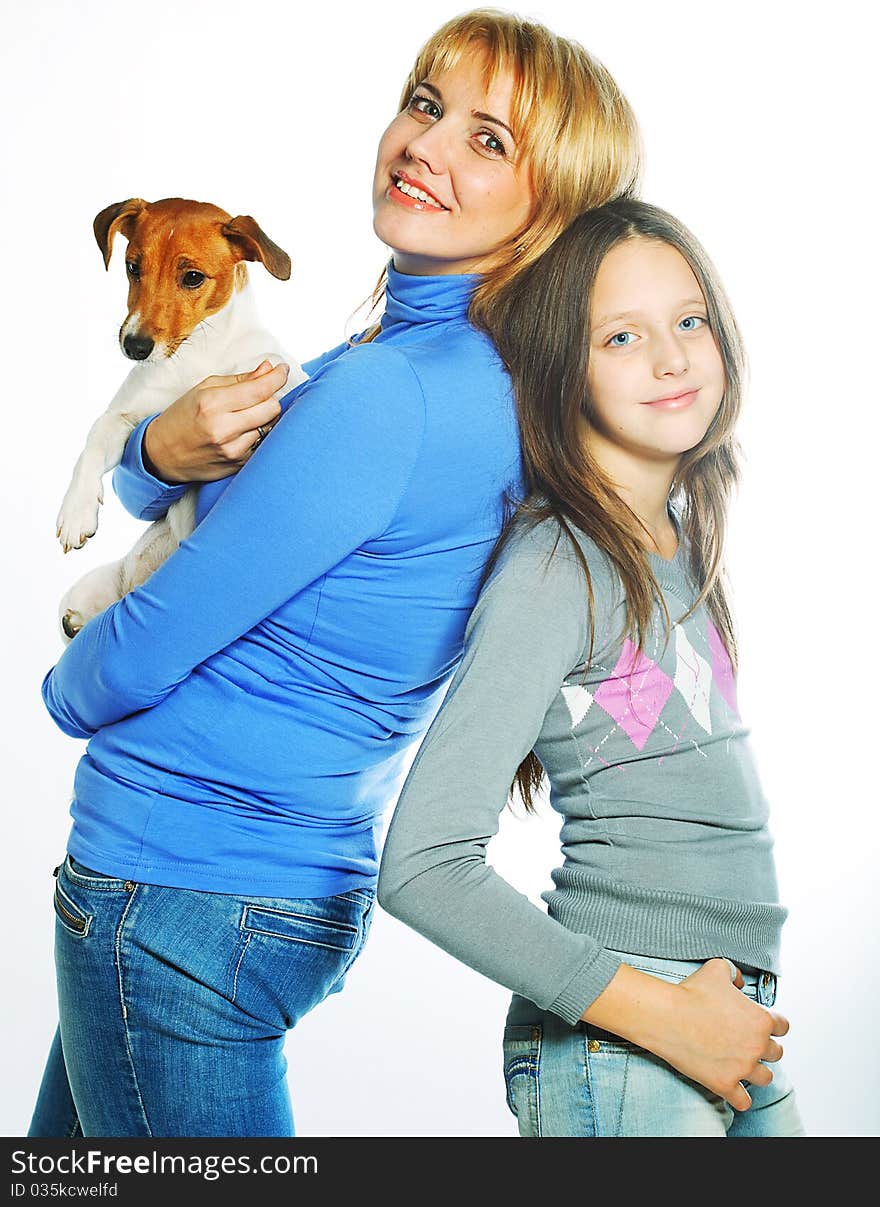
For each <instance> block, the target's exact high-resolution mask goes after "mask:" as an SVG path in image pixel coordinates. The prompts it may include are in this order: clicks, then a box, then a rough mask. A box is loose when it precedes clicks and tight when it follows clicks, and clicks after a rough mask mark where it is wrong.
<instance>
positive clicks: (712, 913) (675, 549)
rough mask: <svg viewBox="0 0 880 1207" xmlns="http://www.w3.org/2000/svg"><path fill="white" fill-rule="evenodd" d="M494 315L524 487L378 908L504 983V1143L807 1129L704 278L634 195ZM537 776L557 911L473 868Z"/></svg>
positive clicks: (400, 811) (730, 402)
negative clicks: (511, 1135) (516, 412)
mask: <svg viewBox="0 0 880 1207" xmlns="http://www.w3.org/2000/svg"><path fill="white" fill-rule="evenodd" d="M548 298H552V299H553V306H552V308H549V307H548V306H547V299H548ZM488 325H489V330H491V331H492V332H493V334H494V336H495V337H496V340H497V343H498V347H499V350H500V352H501V354H502V356H503V357H504V360H505V362H506V363H507V365H508V367H509V369H510V372H511V377H512V379H513V383H514V387H515V390H516V393H517V398H518V403H519V409H520V424H521V429H522V448H523V456H524V463H525V471H526V485H527V489H528V490H529V491H530V492H532V493H531V495H530V498H529V499H528V500H526V501H525V502H524V503H523V504H522V505H521V506H520V507H519V509H518V510H517V512H515V513H514V515H513V516H512V518H511V520H510V523H509V524H508V525H507V526H506V528H505V530H504V531H503V533H502V536H501V538H500V539H499V542H498V545H497V546H496V549H495V550H494V552H493V556H492V557H491V558H490V559H489V562H488V563H487V577H486V582H485V585H484V587H483V590H482V592H481V594H480V597H479V599H478V601H477V604H476V607H475V608H474V611H473V613H472V615H471V618H470V621H469V622H468V628H467V632H466V639H465V653H464V657H463V659H462V661H461V663H460V665H459V668H458V670H457V672H456V675H455V678H454V679H453V681H452V683H451V685H450V688H449V693H448V695H447V697H446V699H445V700H444V703H443V706H442V708H441V710H440V712H439V714H438V716H437V718H436V720H435V721H434V723H433V725H432V727H431V729H430V730H429V732H428V735H427V737H426V738H425V741H424V742H423V744H422V746H421V747H420V749H419V752H418V755H417V757H416V759H415V762H414V763H413V766H412V770H411V772H410V775H409V777H408V779H407V782H406V785H405V786H404V789H403V792H402V793H401V797H400V800H399V802H398V806H397V809H396V812H395V814H394V817H393V820H392V823H391V827H390V830H389V835H388V839H387V842H386V846H385V851H384V855H383V862H382V870H381V875H380V879H379V901H380V903H381V904H382V905H383V906H384V907H385V909H387V910H388V911H389V912H391V913H392V914H395V915H396V916H397V917H398V918H401V919H402V920H403V921H405V922H407V923H409V925H410V926H413V927H415V928H416V929H417V930H419V931H421V932H422V933H423V934H425V935H427V936H428V937H429V938H430V939H432V940H433V941H434V942H435V943H438V944H440V946H442V947H443V948H445V949H446V950H447V951H449V952H451V953H452V954H453V955H455V956H457V957H458V958H459V959H461V960H464V961H465V962H466V963H468V964H470V965H471V966H472V967H473V968H476V969H477V970H479V971H480V972H483V973H485V974H486V975H487V976H490V977H492V978H494V979H495V980H497V981H499V982H500V983H501V984H503V985H506V986H507V987H508V988H510V989H513V990H514V997H513V1000H512V1004H511V1007H510V1011H509V1014H508V1019H507V1026H506V1028H505V1033H504V1059H505V1066H504V1067H505V1078H506V1084H507V1094H508V1103H509V1105H510V1108H511V1110H512V1111H513V1113H514V1114H515V1115H516V1116H517V1119H518V1123H519V1130H520V1133H521V1134H522V1135H525V1136H656V1135H663V1136H722V1137H723V1136H795V1135H801V1134H803V1133H802V1128H801V1123H800V1119H799V1115H798V1110H797V1107H796V1105H795V1099H794V1093H793V1091H792V1089H791V1085H790V1083H789V1082H788V1080H787V1078H786V1076H785V1073H784V1071H783V1069H782V1066H781V1065H780V1064H779V1063H778V1062H779V1058H780V1056H781V1054H782V1048H781V1045H780V1044H779V1043H778V1042H777V1039H776V1037H778V1036H782V1035H784V1034H785V1033H786V1032H787V1031H788V1021H787V1019H786V1018H785V1017H784V1016H783V1015H781V1014H779V1013H778V1012H777V1011H776V1010H775V1009H774V1008H773V1006H774V1002H775V993H776V976H777V973H778V971H779V940H780V931H781V928H782V924H783V921H784V919H785V914H786V911H785V908H784V907H783V906H782V905H781V904H780V903H779V901H778V897H777V885H776V874H775V870H774V862H773V856H772V839H771V836H770V832H769V830H768V826H767V804H766V801H765V800H764V797H763V795H762V793H761V789H760V785H759V782H758V778H757V775H756V772H755V768H754V766H753V763H752V757H751V753H750V750H749V744H748V741H747V732H748V731H747V730H746V729H745V728H744V727H743V724H742V721H741V720H740V717H739V713H738V710H737V704H736V686H735V675H734V666H735V664H736V649H735V642H734V636H733V626H732V622H731V614H730V608H729V606H728V601H727V594H726V591H725V588H724V583H723V578H722V554H723V546H724V532H725V520H726V510H727V502H728V498H729V495H730V490H731V487H732V485H733V483H734V481H735V478H736V439H735V435H734V428H735V423H736V419H737V415H738V412H739V407H740V397H741V389H742V376H743V356H742V349H741V344H740V339H739V335H738V332H737V327H736V323H735V321H734V318H733V315H732V313H731V311H730V308H729V305H728V303H727V301H726V299H725V295H724V292H723V289H722V287H721V285H720V283H719V281H718V278H717V275H716V273H715V271H714V269H713V268H712V265H711V264H710V262H709V260H708V259H707V257H706V255H705V253H704V252H703V250H702V248H701V247H700V246H699V244H698V243H697V241H696V240H695V239H694V237H693V236H692V235H691V234H690V232H688V231H687V230H686V229H685V228H684V227H683V226H682V225H681V223H679V222H678V221H676V219H674V218H673V217H672V216H671V215H669V214H667V213H665V212H664V211H662V210H658V209H656V208H654V207H652V206H648V205H645V204H643V203H641V202H638V201H635V200H632V199H624V200H621V201H616V202H612V203H611V204H609V205H607V206H605V207H603V208H601V209H598V210H596V211H594V212H592V213H589V214H585V215H584V216H583V217H581V218H579V219H578V220H577V221H576V222H575V223H573V224H572V226H571V227H570V228H569V230H568V231H566V232H565V234H564V235H562V236H561V237H560V239H559V240H558V241H557V242H556V243H555V244H554V246H553V247H552V248H551V249H550V251H549V252H548V253H547V254H546V255H545V256H544V258H543V259H542V260H541V261H540V262H539V263H537V264H535V265H534V266H533V267H532V268H530V269H529V270H528V271H527V272H525V273H523V274H522V276H521V277H519V278H518V279H517V281H516V282H515V283H514V284H513V286H512V288H511V289H510V290H509V291H508V292H507V293H506V294H505V296H504V297H503V298H501V299H499V300H498V301H497V303H496V304H495V305H494V306H493V308H492V311H491V314H490V315H489V317H488ZM545 771H546V774H547V776H548V778H549V782H550V801H551V804H552V805H553V807H554V808H555V809H557V810H558V811H559V813H560V814H561V815H562V818H563V825H562V831H561V839H562V847H563V854H564V862H563V865H562V867H560V868H558V869H556V870H555V871H554V872H553V881H554V888H553V889H552V890H551V891H549V892H547V893H545V894H544V899H545V901H546V902H547V905H548V913H544V912H543V911H542V910H541V909H539V908H538V907H537V906H535V905H533V904H532V903H531V902H530V901H529V900H528V899H527V898H525V897H523V896H522V895H521V894H519V893H517V892H516V891H515V890H514V889H513V887H512V886H511V885H509V884H508V883H507V882H506V881H504V880H503V879H502V878H501V877H500V876H498V875H497V874H496V873H495V872H494V871H492V870H491V869H490V868H488V867H487V866H486V862H485V854H486V845H487V843H488V842H489V840H490V838H491V836H492V835H493V834H494V833H495V832H496V830H497V827H498V816H499V813H500V811H501V810H502V809H503V808H504V806H505V803H506V801H507V799H508V791H509V790H510V788H511V784H512V782H513V781H514V780H515V782H516V784H517V785H518V787H519V788H520V790H521V792H522V795H523V797H524V800H525V802H526V805H527V806H530V804H531V798H532V793H533V791H534V789H535V788H536V787H537V786H538V785H539V784H540V782H541V780H542V778H543V774H544V772H545ZM450 785H454V790H451V789H450ZM771 1066H772V1068H771ZM746 1087H748V1088H746Z"/></svg>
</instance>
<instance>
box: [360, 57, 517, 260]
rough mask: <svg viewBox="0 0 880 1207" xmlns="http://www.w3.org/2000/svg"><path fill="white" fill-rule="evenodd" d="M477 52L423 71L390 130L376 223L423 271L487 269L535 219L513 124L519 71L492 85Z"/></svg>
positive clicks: (377, 181)
mask: <svg viewBox="0 0 880 1207" xmlns="http://www.w3.org/2000/svg"><path fill="white" fill-rule="evenodd" d="M483 80H484V64H483V58H482V56H481V55H480V54H479V53H477V54H475V55H473V56H472V57H471V58H470V59H469V60H468V61H462V62H460V63H459V64H458V65H457V66H456V67H455V68H454V69H453V70H452V71H447V72H444V73H443V74H438V75H435V76H432V77H430V78H429V79H426V80H423V81H422V82H421V84H420V85H419V86H418V87H417V88H416V89H415V92H414V93H413V95H412V97H411V98H410V101H409V104H408V106H407V107H406V109H404V110H403V111H402V112H401V113H399V114H398V115H397V117H395V119H394V121H393V122H392V123H391V125H390V126H389V127H388V129H387V130H386V131H385V133H384V134H383V136H382V140H381V142H380V143H379V152H378V155H377V157H376V173H375V178H374V181H373V229H374V230H375V232H376V234H377V235H378V237H379V238H380V239H381V240H382V242H383V243H385V244H386V245H387V246H388V247H390V248H391V250H392V252H393V259H394V267H395V268H396V269H397V270H398V271H399V272H404V273H412V274H414V275H417V276H429V275H444V274H447V273H463V272H483V271H485V270H486V269H488V268H489V267H490V266H491V264H492V259H493V254H494V253H495V252H497V251H498V249H499V248H501V247H502V246H504V245H505V244H507V243H509V241H510V240H511V238H512V237H513V236H515V235H517V234H519V233H520V232H521V231H522V230H523V229H524V228H525V227H526V226H527V225H528V223H529V219H530V217H531V213H532V204H533V193H532V186H531V180H530V176H529V172H528V169H527V167H526V165H525V164H524V163H523V162H522V161H521V154H520V152H519V149H518V147H517V145H516V143H515V141H514V138H513V135H512V133H511V131H510V128H509V127H510V126H511V125H512V122H511V118H510V100H511V93H512V90H513V77H512V76H511V75H510V74H509V73H502V74H500V75H499V76H498V78H497V79H496V80H495V83H494V84H493V85H492V87H491V88H490V89H489V90H488V92H487V91H486V87H485V84H484V82H483Z"/></svg>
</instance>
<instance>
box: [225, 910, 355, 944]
mask: <svg viewBox="0 0 880 1207" xmlns="http://www.w3.org/2000/svg"><path fill="white" fill-rule="evenodd" d="M241 929H242V930H243V931H244V932H246V933H247V932H251V933H253V934H259V935H272V936H274V937H275V938H277V939H288V940H292V941H293V942H296V943H308V944H311V945H313V946H316V947H329V948H332V949H333V950H334V951H351V950H352V949H353V948H354V946H355V943H356V942H357V937H358V928H357V927H356V926H352V925H350V924H349V923H347V922H340V921H337V920H335V919H331V918H322V917H318V916H315V915H314V914H310V913H295V912H292V911H291V912H288V911H285V910H280V909H263V908H260V907H259V906H251V905H248V906H246V907H245V911H244V917H243V918H242V923H241Z"/></svg>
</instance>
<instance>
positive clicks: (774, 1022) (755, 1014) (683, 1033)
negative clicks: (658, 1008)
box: [656, 959, 788, 1111]
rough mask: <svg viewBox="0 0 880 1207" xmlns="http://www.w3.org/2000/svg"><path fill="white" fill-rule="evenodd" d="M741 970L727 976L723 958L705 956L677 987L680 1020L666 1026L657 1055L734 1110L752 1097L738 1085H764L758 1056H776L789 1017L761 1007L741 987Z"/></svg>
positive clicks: (766, 1077)
mask: <svg viewBox="0 0 880 1207" xmlns="http://www.w3.org/2000/svg"><path fill="white" fill-rule="evenodd" d="M742 986H743V979H742V973H741V972H740V971H739V969H737V972H736V980H735V981H733V982H732V981H731V979H730V967H729V965H728V963H727V961H726V960H717V959H716V960H707V961H706V963H705V964H704V965H703V966H702V968H699V969H698V970H697V971H696V972H694V973H691V975H690V976H689V977H686V978H685V979H684V980H683V981H681V982H680V984H679V985H678V986H676V988H677V989H678V991H679V994H680V997H681V1025H680V1026H679V1027H677V1028H675V1030H674V1031H671V1032H670V1034H669V1036H668V1043H666V1044H664V1045H663V1046H664V1047H665V1048H666V1051H660V1049H659V1048H658V1049H656V1051H657V1055H658V1056H662V1057H663V1059H664V1060H666V1061H668V1063H669V1064H671V1065H673V1066H674V1067H675V1068H676V1069H678V1070H679V1072H681V1073H684V1074H685V1076H686V1077H691V1078H693V1080H694V1081H698V1082H699V1083H700V1084H701V1085H704V1086H706V1088H707V1089H709V1090H713V1091H714V1092H715V1093H716V1094H720V1095H721V1097H722V1098H724V1099H725V1100H726V1101H727V1102H729V1103H730V1105H731V1106H732V1107H733V1108H734V1109H735V1110H738V1111H747V1110H748V1109H749V1107H750V1106H751V1105H752V1099H751V1097H750V1095H749V1093H748V1091H747V1090H746V1088H745V1086H744V1085H743V1084H742V1083H743V1082H744V1081H748V1082H751V1083H752V1084H753V1085H769V1084H770V1082H771V1081H772V1080H773V1072H772V1070H770V1069H768V1068H767V1066H766V1065H764V1064H761V1063H760V1062H761V1061H764V1060H769V1061H774V1060H779V1058H780V1057H781V1056H782V1045H781V1044H778V1043H777V1042H776V1041H775V1039H773V1036H774V1035H785V1034H786V1033H787V1031H788V1019H787V1018H785V1017H784V1016H783V1015H781V1014H779V1013H778V1012H777V1011H775V1010H771V1009H769V1008H768V1007H767V1006H760V1005H758V1003H757V1002H754V1001H752V1000H751V999H750V998H748V997H746V996H745V995H744V994H743V993H741V992H740V990H741V989H742Z"/></svg>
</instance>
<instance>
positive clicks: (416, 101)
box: [407, 92, 442, 117]
mask: <svg viewBox="0 0 880 1207" xmlns="http://www.w3.org/2000/svg"><path fill="white" fill-rule="evenodd" d="M407 108H409V109H412V110H414V111H415V112H416V113H424V115H425V117H440V116H441V115H442V110H441V108H440V106H439V105H438V104H437V102H436V101H433V100H431V98H430V97H429V96H422V95H421V94H420V93H418V92H417V93H415V95H414V96H413V98H412V99H411V101H410V102H409V105H408V106H407Z"/></svg>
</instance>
